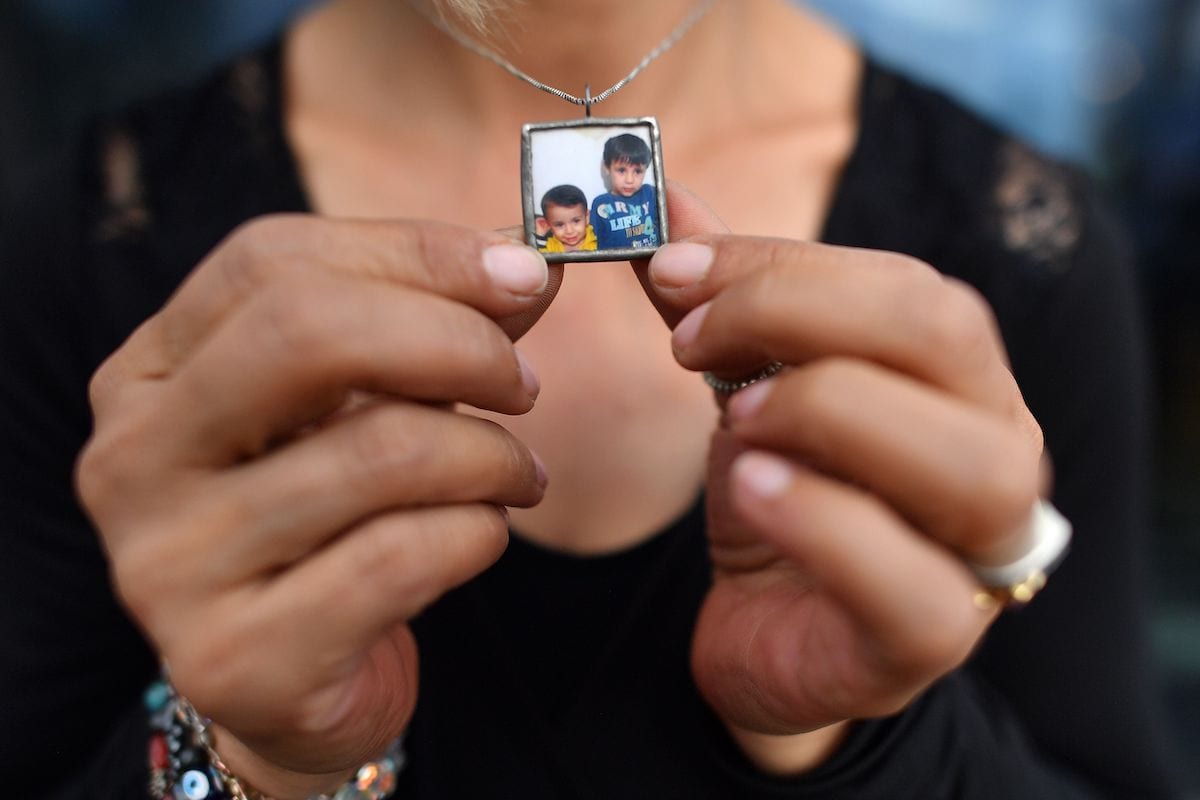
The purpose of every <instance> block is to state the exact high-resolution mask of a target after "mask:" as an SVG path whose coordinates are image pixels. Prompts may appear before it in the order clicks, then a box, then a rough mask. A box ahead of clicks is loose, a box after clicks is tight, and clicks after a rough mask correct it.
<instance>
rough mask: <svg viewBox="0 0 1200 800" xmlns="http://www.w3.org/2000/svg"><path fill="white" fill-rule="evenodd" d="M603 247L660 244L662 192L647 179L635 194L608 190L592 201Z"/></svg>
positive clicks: (593, 217)
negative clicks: (659, 210) (659, 207)
mask: <svg viewBox="0 0 1200 800" xmlns="http://www.w3.org/2000/svg"><path fill="white" fill-rule="evenodd" d="M591 223H592V228H593V229H595V231H596V243H597V249H599V250H612V249H617V248H620V249H625V248H642V247H658V196H657V195H656V194H655V193H654V187H653V186H651V185H650V184H648V183H643V184H642V188H640V189H638V190H637V192H635V193H634V194H633V196H632V197H622V196H621V195H619V194H613V193H612V192H605V193H604V194H602V195H597V196H596V199H595V200H593V201H592V213H591Z"/></svg>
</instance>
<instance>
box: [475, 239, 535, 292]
mask: <svg viewBox="0 0 1200 800" xmlns="http://www.w3.org/2000/svg"><path fill="white" fill-rule="evenodd" d="M483 268H484V269H485V270H487V273H488V275H489V276H491V279H492V282H493V283H495V284H496V285H497V286H499V287H500V288H501V289H504V290H505V291H507V292H510V293H511V294H515V295H517V296H518V297H532V296H535V295H539V294H541V293H542V290H543V289H545V288H546V277H547V272H546V260H545V259H544V258H542V257H541V256H540V255H538V253H537V252H536V251H534V250H531V249H530V248H528V247H522V246H521V245H516V244H497V245H492V246H491V247H489V248H487V249H486V250H484V251H483Z"/></svg>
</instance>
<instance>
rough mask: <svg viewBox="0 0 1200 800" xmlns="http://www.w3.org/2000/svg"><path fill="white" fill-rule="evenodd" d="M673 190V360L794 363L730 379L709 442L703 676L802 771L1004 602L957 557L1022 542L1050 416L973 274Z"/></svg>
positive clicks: (738, 723) (735, 366) (743, 733)
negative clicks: (744, 381) (756, 222)
mask: <svg viewBox="0 0 1200 800" xmlns="http://www.w3.org/2000/svg"><path fill="white" fill-rule="evenodd" d="M669 197H670V198H671V200H672V204H673V207H672V224H673V225H674V227H675V231H676V233H677V234H679V233H684V234H685V235H689V236H690V238H689V239H688V241H687V242H685V243H679V244H671V245H667V246H666V247H664V248H662V249H661V250H660V251H659V252H658V254H657V255H656V256H655V257H654V258H653V259H652V260H651V262H650V266H649V269H648V270H647V272H646V273H645V274H644V275H643V282H644V284H645V285H646V287H647V292H648V293H649V295H650V297H651V299H652V300H653V302H654V303H655V305H656V306H657V307H658V309H659V310H660V312H661V313H662V314H663V316H664V318H665V319H666V320H667V322H668V324H670V325H672V327H673V328H674V335H673V339H672V345H673V347H674V350H675V355H676V358H677V359H678V361H679V362H680V363H681V364H682V365H683V366H685V367H687V368H689V369H693V370H697V371H699V370H709V371H713V372H716V373H717V374H718V375H728V376H743V375H748V374H753V373H754V372H756V371H757V370H759V369H760V368H761V367H763V365H765V364H767V363H769V362H772V361H780V362H783V363H784V364H785V365H786V366H787V369H785V370H784V371H783V372H782V373H780V374H778V375H777V376H775V377H773V378H770V379H769V380H765V381H762V382H760V383H757V384H755V385H753V386H751V387H750V388H747V389H743V390H742V391H739V392H737V393H736V394H734V395H733V396H732V397H731V398H730V399H729V400H728V402H727V403H726V404H725V414H724V417H723V420H722V426H721V429H720V430H718V431H717V432H716V434H715V435H714V438H713V445H712V450H711V457H710V464H709V472H708V483H707V490H708V495H709V524H708V532H709V539H710V544H711V550H712V558H713V565H714V582H713V586H712V589H711V591H710V592H709V594H708V596H707V598H706V600H705V603H704V606H703V608H702V610H701V612H700V616H699V619H698V621H697V624H696V631H695V635H694V639H693V646H692V669H693V673H694V676H695V679H696V682H697V685H698V686H699V688H700V690H701V692H702V693H703V694H704V696H705V697H706V699H707V700H708V702H709V703H710V704H711V705H712V707H713V708H714V709H715V710H716V712H717V713H718V715H719V716H720V717H721V718H722V719H723V720H724V721H725V722H726V724H727V726H728V727H729V729H730V730H731V732H732V733H733V734H734V736H735V738H737V739H738V740H739V742H740V743H741V744H742V746H743V748H744V749H745V750H746V752H747V753H748V755H750V757H751V758H752V759H753V760H755V761H756V762H757V763H758V764H759V765H760V766H762V767H764V768H766V769H768V770H770V771H774V772H780V773H786V772H797V771H802V770H804V769H807V768H810V767H812V766H814V765H816V764H817V763H819V762H820V761H821V760H823V759H824V758H825V757H827V756H828V755H829V753H830V752H831V751H832V750H833V749H834V748H835V747H836V744H837V742H838V741H839V739H840V736H841V734H842V728H843V727H844V723H845V722H846V721H848V720H853V719H857V718H866V717H876V716H881V715H885V714H889V713H892V712H895V711H898V710H899V709H901V708H903V707H904V706H906V705H907V704H908V703H910V702H911V701H912V700H913V699H914V698H915V697H916V696H917V695H918V694H919V693H920V692H921V691H922V690H923V689H924V688H925V687H927V686H928V685H929V684H930V683H932V682H933V681H935V680H936V679H938V678H939V677H941V676H942V675H944V674H946V673H947V672H949V671H951V670H953V669H954V668H955V667H957V666H958V665H959V664H961V663H962V662H963V660H964V659H965V658H966V657H967V656H968V655H969V654H970V652H971V650H972V649H973V648H974V647H975V645H976V644H977V642H978V641H979V639H980V637H981V636H982V634H983V633H984V631H985V630H986V629H987V627H988V625H989V624H990V623H991V621H992V620H993V619H994V618H995V614H994V612H991V611H984V610H981V609H980V608H979V607H978V606H977V605H976V603H975V602H974V598H975V595H976V593H977V592H978V591H979V588H980V587H979V586H978V584H977V582H976V581H975V579H974V578H973V576H972V573H971V571H970V570H969V569H968V568H967V567H966V566H965V565H964V560H972V561H977V562H985V563H986V562H992V563H1003V562H1005V561H1008V560H1011V559H1012V558H1013V557H1015V555H1019V549H1020V548H1021V546H1022V544H1021V542H1020V541H1019V539H1020V536H1019V534H1020V532H1021V531H1022V529H1023V526H1024V523H1025V522H1026V521H1027V519H1028V516H1029V514H1030V509H1031V508H1032V507H1033V504H1034V502H1035V501H1036V499H1037V497H1038V494H1039V489H1040V488H1041V477H1040V462H1041V456H1042V438H1041V431H1040V429H1039V427H1038V425H1037V423H1036V422H1035V421H1034V419H1033V417H1032V415H1031V414H1030V412H1029V410H1028V409H1027V408H1026V407H1025V404H1024V402H1023V401H1022V398H1021V394H1020V391H1019V390H1018V388H1017V386H1016V383H1015V381H1014V379H1013V377H1012V374H1011V373H1010V371H1009V369H1008V365H1007V362H1006V356H1005V353H1004V348H1003V345H1002V343H1001V340H1000V336H999V334H998V331H997V327H996V324H995V322H994V319H993V317H992V314H991V312H990V310H989V308H988V306H987V305H986V303H985V302H984V301H983V300H982V299H981V298H980V297H979V296H978V295H977V294H976V293H975V292H974V291H973V290H972V289H970V288H969V287H967V286H966V285H964V284H962V283H960V282H958V281H955V280H953V279H950V278H946V277H944V276H942V275H940V274H939V273H938V272H936V271H935V270H934V269H933V268H931V267H929V266H927V265H925V264H923V263H921V262H919V261H916V260H914V259H911V258H908V257H905V256H900V255H894V254H889V253H881V252H874V251H864V250H853V249H847V248H837V247H830V246H824V245H819V244H811V243H803V242H794V241H787V240H778V239H753V238H744V237H733V236H729V235H727V234H724V233H721V232H719V231H721V230H722V228H723V226H721V225H720V223H719V221H717V220H716V219H715V217H712V216H711V215H710V214H709V212H707V210H706V209H704V208H703V206H702V204H700V203H699V201H697V200H695V198H694V197H692V196H691V195H689V194H688V193H687V192H686V190H681V189H680V188H679V187H671V192H670V194H669ZM681 229H682V230H681ZM700 231H704V232H703V233H701V234H700V235H694V234H696V233H697V232H700ZM1013 550H1017V552H1016V553H1014V552H1012V551H1013Z"/></svg>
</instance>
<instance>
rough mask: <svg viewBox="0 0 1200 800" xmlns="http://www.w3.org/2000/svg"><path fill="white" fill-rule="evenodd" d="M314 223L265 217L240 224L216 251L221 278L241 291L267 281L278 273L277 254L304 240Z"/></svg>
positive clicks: (296, 218)
mask: <svg viewBox="0 0 1200 800" xmlns="http://www.w3.org/2000/svg"><path fill="white" fill-rule="evenodd" d="M314 224H316V223H315V222H314V220H313V218H311V217H307V216H305V215H302V214H267V215H264V216H261V217H255V218H254V219H251V220H249V221H247V222H243V223H242V224H241V225H239V226H238V227H237V228H235V229H234V230H233V232H232V233H231V234H229V236H228V237H227V238H226V239H225V242H224V243H223V244H222V245H221V246H220V247H219V248H218V250H217V253H219V254H220V257H219V258H218V259H217V262H218V266H219V267H220V269H221V270H222V273H223V276H224V277H225V278H226V279H227V281H228V283H229V284H230V285H232V286H234V287H237V288H241V289H251V288H253V287H255V286H259V285H262V284H264V283H267V282H269V280H270V279H271V278H272V277H273V276H274V275H276V274H278V273H279V272H280V270H279V269H278V267H279V266H280V258H279V256H280V254H281V252H282V251H285V250H288V249H291V248H294V247H295V245H296V242H297V241H302V240H304V239H307V238H308V234H309V232H310V229H311V228H312V226H313V225H314Z"/></svg>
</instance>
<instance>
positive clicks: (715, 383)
mask: <svg viewBox="0 0 1200 800" xmlns="http://www.w3.org/2000/svg"><path fill="white" fill-rule="evenodd" d="M782 369H783V362H782V361H772V362H771V363H770V364H767V365H766V366H765V367H763V368H762V369H760V370H759V371H758V372H756V373H754V374H753V375H749V376H747V377H745V378H735V379H734V380H725V379H724V378H718V377H717V376H716V375H713V374H712V373H711V372H706V373H704V382H705V383H707V384H708V385H709V386H711V387H712V390H713V391H714V392H716V393H717V394H733V393H734V392H740V391H741V390H742V389H745V388H746V387H747V386H750V385H751V384H754V383H758V382H759V381H763V380H766V379H767V378H769V377H771V376H772V375H778V374H779V371H780V370H782Z"/></svg>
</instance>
